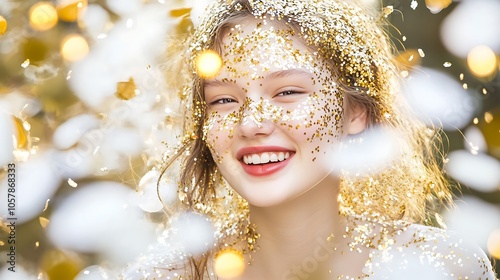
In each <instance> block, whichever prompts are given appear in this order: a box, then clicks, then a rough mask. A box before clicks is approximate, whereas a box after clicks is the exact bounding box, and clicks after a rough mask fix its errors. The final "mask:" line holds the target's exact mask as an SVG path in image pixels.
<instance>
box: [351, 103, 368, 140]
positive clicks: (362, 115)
mask: <svg viewBox="0 0 500 280" xmlns="http://www.w3.org/2000/svg"><path fill="white" fill-rule="evenodd" d="M349 107H350V108H349V109H350V112H349V114H348V118H347V126H348V127H347V134H349V135H354V134H358V133H361V132H362V131H363V130H365V129H366V127H367V125H368V120H367V110H366V107H365V106H363V105H359V104H357V105H353V106H349Z"/></svg>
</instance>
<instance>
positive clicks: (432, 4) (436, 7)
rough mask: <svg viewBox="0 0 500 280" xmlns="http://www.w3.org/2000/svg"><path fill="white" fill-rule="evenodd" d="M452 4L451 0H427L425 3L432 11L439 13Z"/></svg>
mask: <svg viewBox="0 0 500 280" xmlns="http://www.w3.org/2000/svg"><path fill="white" fill-rule="evenodd" d="M450 4H451V0H425V5H426V6H427V8H428V9H429V10H430V11H431V12H432V13H435V14H436V13H439V12H440V11H442V10H443V9H445V8H447V7H448V6H449V5H450Z"/></svg>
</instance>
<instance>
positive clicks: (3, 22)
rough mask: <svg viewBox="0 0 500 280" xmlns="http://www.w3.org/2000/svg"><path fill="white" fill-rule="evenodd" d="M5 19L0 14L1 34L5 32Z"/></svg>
mask: <svg viewBox="0 0 500 280" xmlns="http://www.w3.org/2000/svg"><path fill="white" fill-rule="evenodd" d="M7 26H8V25H7V20H6V19H5V18H4V17H3V16H1V15H0V35H3V34H4V33H5V32H7Z"/></svg>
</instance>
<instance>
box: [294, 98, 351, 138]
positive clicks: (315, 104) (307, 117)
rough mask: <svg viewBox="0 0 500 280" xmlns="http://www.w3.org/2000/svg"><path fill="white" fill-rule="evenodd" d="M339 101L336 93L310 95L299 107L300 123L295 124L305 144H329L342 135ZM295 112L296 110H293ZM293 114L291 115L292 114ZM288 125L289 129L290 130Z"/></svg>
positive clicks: (341, 111) (341, 110) (341, 112)
mask: <svg viewBox="0 0 500 280" xmlns="http://www.w3.org/2000/svg"><path fill="white" fill-rule="evenodd" d="M340 100H341V99H339V98H338V93H337V92H336V91H331V92H326V93H324V92H320V93H318V94H317V93H314V94H312V95H311V96H310V97H309V98H308V100H307V101H306V102H304V104H303V105H302V106H301V112H299V114H297V113H295V114H296V115H300V122H298V123H297V124H295V127H296V128H297V129H296V130H297V133H298V134H300V135H301V136H302V138H303V141H305V142H307V143H312V144H314V143H316V144H317V143H319V142H325V143H330V142H333V141H334V140H335V139H338V138H340V135H341V134H342V123H341V120H342V114H343V109H342V106H341V102H340ZM295 111H297V110H295ZM292 114H293V113H292ZM292 127H293V126H292V125H289V128H292Z"/></svg>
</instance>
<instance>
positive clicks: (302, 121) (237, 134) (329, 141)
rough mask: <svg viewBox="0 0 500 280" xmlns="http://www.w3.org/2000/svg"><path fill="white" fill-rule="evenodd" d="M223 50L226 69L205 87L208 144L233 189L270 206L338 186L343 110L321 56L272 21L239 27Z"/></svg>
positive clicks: (257, 203)
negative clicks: (334, 160)
mask: <svg viewBox="0 0 500 280" xmlns="http://www.w3.org/2000/svg"><path fill="white" fill-rule="evenodd" d="M221 49H222V55H221V56H222V59H223V68H222V70H221V72H220V73H219V74H218V76H216V77H214V78H212V79H208V80H206V81H205V84H204V94H205V101H206V103H207V117H206V119H205V123H204V139H205V141H206V143H207V145H208V147H209V148H210V150H211V152H212V155H213V158H214V160H215V161H216V163H217V166H218V168H219V170H220V172H221V174H222V175H223V176H224V178H225V179H226V180H227V181H228V182H229V184H230V185H231V187H233V188H234V189H235V190H236V191H237V192H238V193H239V194H240V195H241V196H242V197H243V198H245V199H246V200H247V201H248V202H249V203H250V204H251V205H254V206H260V207H267V206H273V205H278V204H280V203H283V202H286V201H287V200H291V199H293V198H295V197H297V196H299V195H301V194H302V193H304V192H306V191H307V190H309V189H311V188H312V187H314V186H316V185H317V184H319V183H321V184H327V183H331V182H330V181H331V180H333V179H332V178H331V177H330V176H327V175H328V174H329V172H330V170H331V164H329V162H330V160H329V158H330V156H331V154H332V152H333V147H334V144H335V143H336V142H338V139H339V138H340V136H341V134H342V131H343V129H342V122H343V106H342V97H341V95H340V93H339V91H338V89H337V86H336V82H335V80H334V79H333V77H332V75H331V73H330V71H328V70H327V66H326V65H325V64H324V63H323V60H322V59H321V58H320V56H319V55H318V54H316V53H315V52H313V51H311V50H310V49H309V48H307V47H306V46H305V45H304V44H303V43H302V42H301V40H300V39H299V38H298V37H297V36H296V35H294V32H293V31H292V30H291V29H290V28H288V27H283V26H280V25H277V24H275V23H274V22H273V21H272V20H265V19H264V20H260V19H259V20H257V19H251V20H244V21H242V23H241V24H238V25H236V26H234V28H232V29H230V30H229V31H228V33H227V34H226V35H225V37H224V40H223V45H222V46H221ZM332 184H333V183H332ZM332 187H334V186H333V185H332Z"/></svg>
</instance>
